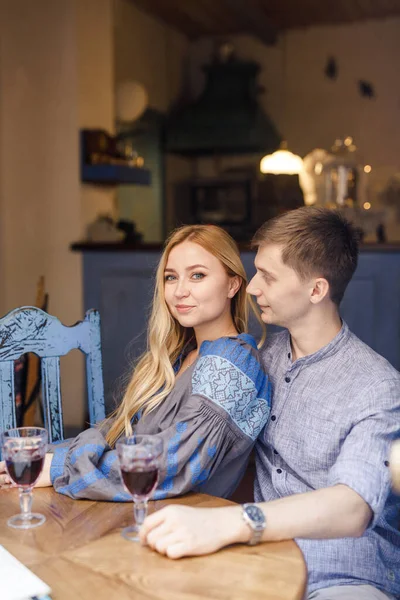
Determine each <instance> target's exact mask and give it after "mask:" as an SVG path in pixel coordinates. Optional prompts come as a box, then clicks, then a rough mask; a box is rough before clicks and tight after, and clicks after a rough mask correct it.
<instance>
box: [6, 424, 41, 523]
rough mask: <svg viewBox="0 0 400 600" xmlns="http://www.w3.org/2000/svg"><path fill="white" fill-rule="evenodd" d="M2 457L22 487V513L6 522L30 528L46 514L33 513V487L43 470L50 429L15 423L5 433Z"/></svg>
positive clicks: (20, 499)
mask: <svg viewBox="0 0 400 600" xmlns="http://www.w3.org/2000/svg"><path fill="white" fill-rule="evenodd" d="M1 441H2V446H3V458H4V460H5V462H6V468H7V472H8V474H9V476H10V478H11V479H12V480H13V482H14V483H15V484H16V485H17V486H18V487H19V503H20V507H21V513H20V514H19V515H14V516H13V517H11V518H10V519H9V520H8V521H7V524H8V525H9V526H10V527H15V528H16V529H31V528H32V527H37V526H38V525H42V523H44V522H45V520H46V517H45V516H44V515H40V514H38V513H32V512H31V508H32V489H33V486H34V485H35V483H36V481H37V480H38V478H39V475H40V473H41V472H42V468H43V463H44V459H45V456H46V450H47V431H46V430H45V429H42V428H41V427H16V428H15V429H8V430H7V431H5V432H4V433H3V434H2V439H1Z"/></svg>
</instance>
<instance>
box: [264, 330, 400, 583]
mask: <svg viewBox="0 0 400 600" xmlns="http://www.w3.org/2000/svg"><path fill="white" fill-rule="evenodd" d="M262 361H263V363H264V366H265V368H266V370H267V372H268V374H269V377H270V381H271V383H272V388H273V397H272V408H271V417H270V422H269V424H268V426H267V427H265V429H264V431H263V432H262V433H261V435H260V437H259V442H258V443H257V446H256V471H257V472H256V482H255V499H256V501H257V502H262V501H269V500H274V499H277V498H282V497H285V496H289V495H292V494H299V493H304V492H308V491H312V490H317V489H321V488H326V487H329V486H333V485H337V484H345V485H347V486H349V487H350V488H352V489H353V490H354V491H356V492H357V493H358V494H359V495H360V496H361V497H362V498H363V499H364V500H365V502H367V504H368V505H369V506H370V507H371V509H372V511H373V519H372V521H371V523H370V525H369V527H368V529H367V530H366V532H365V533H364V535H363V536H362V537H360V538H342V539H330V540H311V539H297V540H296V541H297V543H298V545H299V546H300V548H301V550H302V552H303V554H304V557H305V559H306V562H307V567H308V574H309V575H308V585H309V592H312V591H313V590H316V589H318V588H322V587H329V586H332V585H344V584H346V585H349V584H354V585H356V584H371V585H374V586H376V587H378V588H381V589H382V590H384V591H387V592H389V593H391V594H394V595H400V532H399V530H398V527H399V525H400V498H399V497H396V496H394V495H393V494H392V493H391V483H390V472H389V469H388V466H389V462H388V456H389V450H390V445H391V443H392V441H393V439H395V438H398V437H400V374H399V373H398V372H397V371H396V370H395V369H394V368H393V367H392V366H391V365H390V364H389V363H388V362H387V361H386V360H385V359H384V358H382V357H381V356H379V355H378V354H377V353H376V352H374V351H373V350H372V349H371V348H369V347H368V346H367V345H366V344H364V343H363V342H361V340H359V339H358V338H357V337H356V336H355V335H354V334H353V333H351V331H350V330H349V329H348V327H347V325H346V324H343V327H342V329H341V331H340V332H339V334H338V335H337V336H336V337H335V338H334V339H333V340H332V341H331V342H330V343H329V344H328V345H327V346H325V347H324V348H322V349H320V350H319V351H318V352H316V353H314V354H311V355H309V356H305V357H303V358H299V359H298V360H296V361H294V362H292V359H291V347H290V336H289V333H288V332H287V331H283V332H282V333H278V334H276V335H272V336H270V337H269V339H268V340H267V342H266V345H265V346H264V348H263V349H262Z"/></svg>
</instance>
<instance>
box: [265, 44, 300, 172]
mask: <svg viewBox="0 0 400 600" xmlns="http://www.w3.org/2000/svg"><path fill="white" fill-rule="evenodd" d="M284 36H285V37H283V39H282V86H281V87H282V96H283V97H282V105H283V120H285V117H286V115H285V112H286V94H285V81H286V34H284ZM302 169H303V160H302V158H301V157H300V156H298V155H297V154H293V152H290V150H288V146H287V142H286V141H282V143H281V145H280V147H279V150H276V152H273V153H272V154H267V155H266V156H264V157H263V158H262V159H261V161H260V171H261V173H272V174H273V175H298V174H299V173H300V172H301V171H302Z"/></svg>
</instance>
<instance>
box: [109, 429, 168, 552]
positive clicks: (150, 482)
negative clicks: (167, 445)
mask: <svg viewBox="0 0 400 600" xmlns="http://www.w3.org/2000/svg"><path fill="white" fill-rule="evenodd" d="M116 448H117V453H118V458H119V465H120V469H121V476H122V481H123V483H124V486H125V488H126V489H127V491H128V492H129V493H130V494H131V495H132V498H133V502H134V515H135V521H136V525H132V526H130V527H126V528H125V529H123V531H122V535H123V537H124V538H126V539H127V540H130V541H133V542H137V541H139V530H140V527H141V525H142V524H143V521H144V520H145V518H146V515H147V503H148V500H149V498H150V497H151V495H152V493H153V492H154V490H155V489H156V487H157V483H158V472H159V466H160V460H161V457H162V452H163V444H162V440H160V439H158V438H156V437H155V436H151V435H132V436H129V437H124V438H122V439H120V440H118V442H117V444H116Z"/></svg>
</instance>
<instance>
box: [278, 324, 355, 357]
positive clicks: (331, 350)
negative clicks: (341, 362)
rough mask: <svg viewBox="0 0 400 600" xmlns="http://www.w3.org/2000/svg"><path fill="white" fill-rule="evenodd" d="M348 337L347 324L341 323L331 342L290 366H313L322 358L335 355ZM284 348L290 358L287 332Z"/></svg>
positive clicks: (290, 352) (290, 351) (290, 349)
mask: <svg viewBox="0 0 400 600" xmlns="http://www.w3.org/2000/svg"><path fill="white" fill-rule="evenodd" d="M349 335H350V329H349V328H348V326H347V323H345V322H344V321H342V327H341V329H340V331H339V333H338V334H337V335H336V336H335V337H334V338H333V340H331V341H330V342H329V344H326V346H323V347H322V348H320V349H319V350H317V352H313V354H307V356H302V357H301V358H298V359H297V360H295V361H294V363H292V364H293V365H294V364H296V365H298V364H313V363H317V362H319V361H320V360H322V359H323V358H327V357H328V356H332V355H334V354H336V352H338V351H339V350H340V349H341V348H342V347H343V345H344V344H345V343H346V342H347V339H348V337H349ZM286 347H287V354H288V356H289V355H290V356H291V354H292V348H291V346H290V334H289V331H287V338H286Z"/></svg>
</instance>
